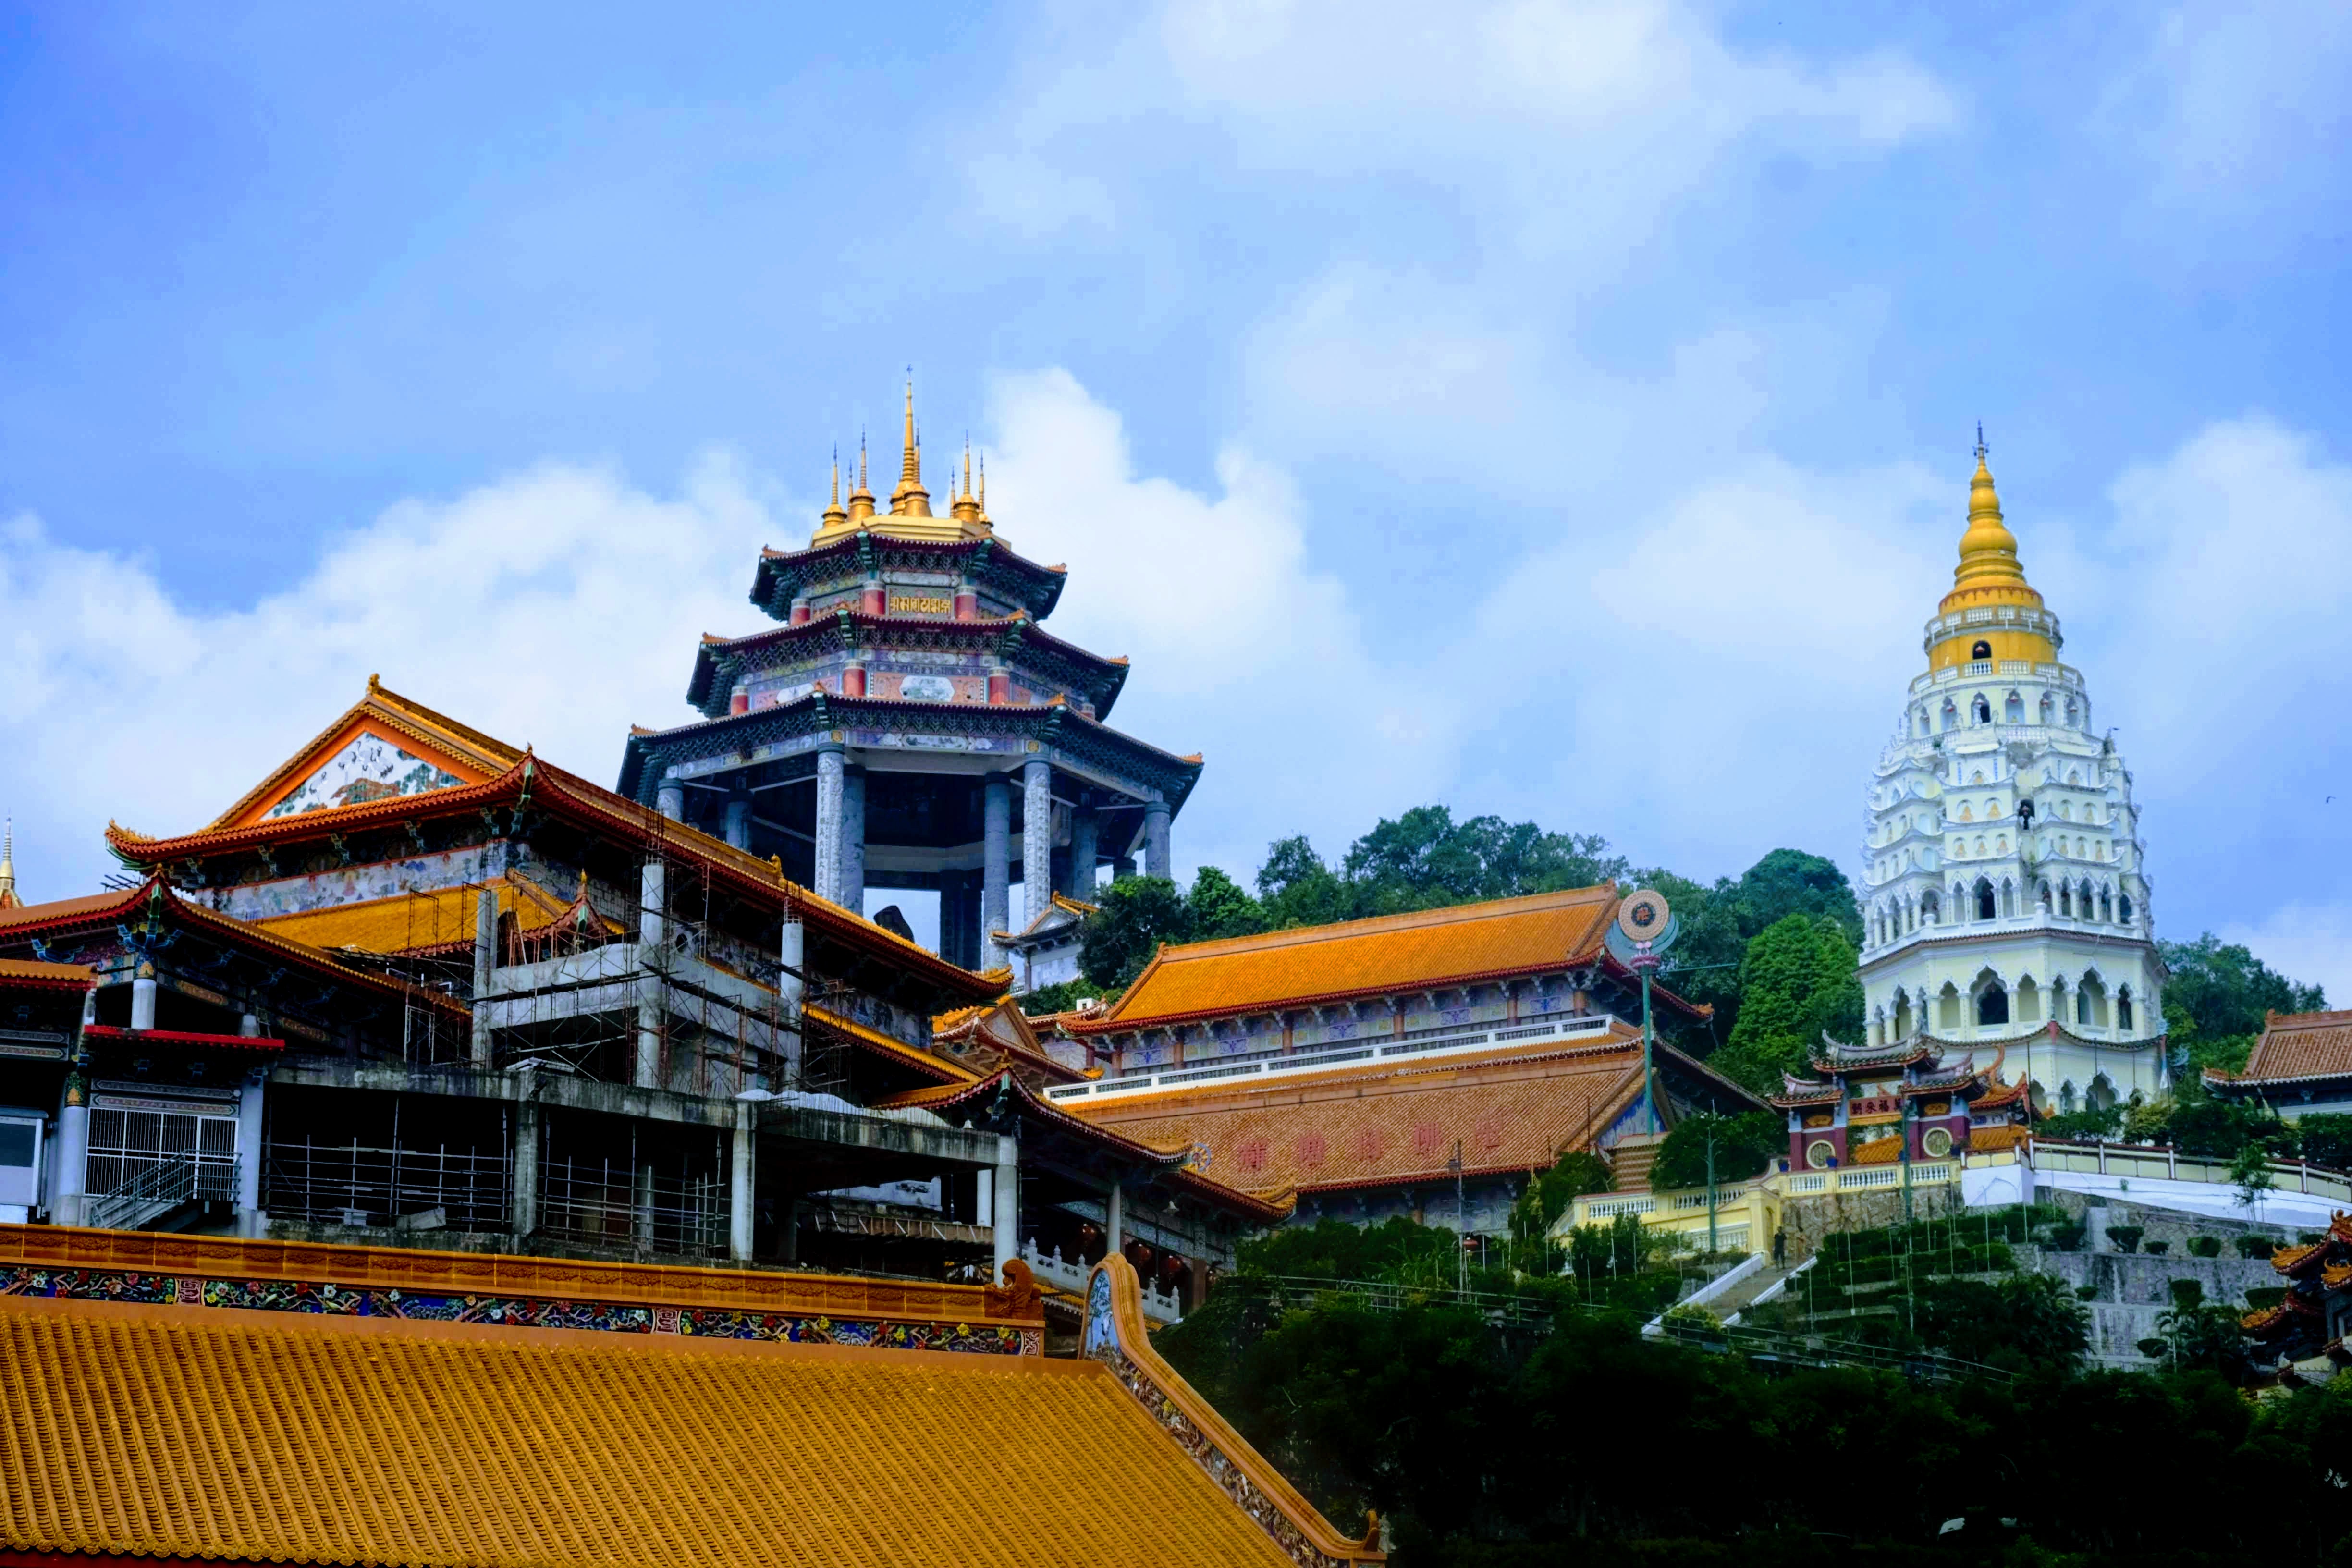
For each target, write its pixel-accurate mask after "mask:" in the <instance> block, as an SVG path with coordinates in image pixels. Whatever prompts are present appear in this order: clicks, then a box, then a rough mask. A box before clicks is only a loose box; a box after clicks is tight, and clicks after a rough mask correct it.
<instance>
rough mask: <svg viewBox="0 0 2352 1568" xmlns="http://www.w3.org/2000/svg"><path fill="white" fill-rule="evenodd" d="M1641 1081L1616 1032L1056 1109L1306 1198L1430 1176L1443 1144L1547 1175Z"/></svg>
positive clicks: (1487, 1167) (1634, 1056)
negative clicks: (1534, 1047) (1591, 1039)
mask: <svg viewBox="0 0 2352 1568" xmlns="http://www.w3.org/2000/svg"><path fill="white" fill-rule="evenodd" d="M1641 1080H1642V1055H1641V1051H1640V1048H1639V1043H1638V1039H1635V1040H1633V1041H1629V1040H1627V1039H1625V1038H1624V1037H1619V1038H1617V1039H1615V1040H1614V1041H1612V1043H1611V1044H1608V1045H1604V1046H1598V1047H1595V1046H1579V1047H1570V1048H1567V1049H1560V1048H1557V1047H1555V1048H1553V1049H1550V1050H1547V1051H1542V1052H1538V1053H1528V1052H1525V1051H1515V1052H1496V1053H1493V1054H1491V1055H1483V1056H1480V1057H1477V1058H1471V1059H1469V1060H1466V1061H1454V1062H1445V1063H1437V1062H1431V1063H1424V1064H1423V1065H1421V1066H1418V1067H1414V1066H1403V1067H1398V1066H1391V1065H1384V1066H1380V1067H1370V1068H1363V1069H1361V1070H1360V1071H1359V1072H1356V1073H1349V1074H1344V1075H1334V1076H1332V1077H1328V1078H1326V1077H1322V1076H1319V1075H1318V1076H1317V1077H1314V1078H1310V1079H1307V1080H1306V1081H1304V1082H1283V1083H1281V1084H1279V1086H1276V1085H1274V1084H1268V1085H1265V1086H1264V1087H1261V1088H1255V1089H1240V1088H1236V1087H1233V1086H1223V1087H1206V1088H1202V1089H1198V1090H1192V1091H1182V1092H1179V1093H1175V1094H1168V1095H1147V1096H1139V1097H1136V1098H1134V1099H1118V1098H1114V1099H1108V1100H1101V1101H1099V1102H1097V1101H1093V1100H1073V1101H1071V1102H1070V1103H1069V1105H1068V1106H1067V1107H1066V1109H1067V1110H1070V1111H1071V1112H1072V1113H1073V1114H1075V1115H1077V1116H1080V1117H1083V1118H1084V1119H1085V1120H1087V1121H1092V1122H1095V1123H1097V1125H1100V1126H1104V1127H1113V1128H1116V1129H1118V1131H1120V1132H1122V1133H1124V1134H1125V1135H1126V1136H1128V1137H1129V1138H1132V1139H1135V1140H1138V1141H1139V1142H1145V1143H1151V1144H1157V1145H1160V1146H1161V1147H1164V1148H1177V1149H1181V1148H1185V1147H1188V1146H1190V1147H1193V1148H1194V1149H1195V1150H1196V1151H1199V1152H1196V1154H1195V1157H1194V1159H1193V1162H1192V1163H1193V1168H1194V1169H1196V1170H1198V1171H1200V1172H1202V1173H1204V1174H1206V1175H1209V1176H1212V1177H1213V1178H1215V1179H1216V1180H1217V1181H1220V1182H1223V1183H1224V1184H1227V1185H1230V1186H1234V1187H1238V1188H1241V1189H1243V1190H1244V1191H1248V1192H1279V1191H1282V1190H1285V1189H1296V1190H1297V1191H1299V1192H1302V1193H1307V1192H1315V1191H1318V1190H1329V1189H1345V1188H1350V1187H1367V1186H1382V1185H1396V1184H1402V1183H1407V1182H1412V1181H1419V1180H1432V1181H1434V1180H1443V1179H1445V1178H1446V1177H1447V1176H1448V1174H1449V1173H1448V1172H1447V1170H1446V1164H1447V1162H1448V1161H1449V1160H1451V1159H1452V1158H1453V1157H1454V1151H1455V1148H1456V1147H1457V1146H1458V1147H1459V1148H1460V1150H1461V1156H1462V1163H1463V1165H1464V1167H1465V1169H1466V1170H1469V1171H1472V1172H1494V1171H1528V1170H1543V1169H1549V1167H1550V1166H1551V1164H1552V1163H1553V1162H1555V1161H1556V1160H1558V1159H1559V1156H1560V1155H1561V1154H1562V1153H1564V1152H1568V1151H1569V1150H1570V1149H1576V1148H1580V1147H1582V1146H1584V1145H1585V1144H1587V1143H1590V1142H1591V1141H1592V1140H1593V1139H1594V1138H1596V1137H1597V1136H1599V1134H1600V1132H1601V1129H1602V1128H1604V1127H1606V1126H1607V1125H1608V1123H1609V1122H1610V1121H1612V1119H1613V1118H1614V1117H1615V1116H1616V1115H1617V1114H1618V1113H1619V1112H1620V1111H1622V1110H1623V1109H1624V1108H1625V1107H1626V1106H1627V1105H1629V1104H1631V1103H1632V1102H1633V1099H1634V1097H1635V1096H1636V1095H1638V1094H1639V1093H1640V1092H1641ZM1203 1153H1205V1158H1203V1157H1202V1154H1203Z"/></svg>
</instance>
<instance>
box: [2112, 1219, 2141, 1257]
mask: <svg viewBox="0 0 2352 1568" xmlns="http://www.w3.org/2000/svg"><path fill="white" fill-rule="evenodd" d="M2146 1234H2147V1226H2141V1225H2111V1226H2107V1239H2108V1240H2109V1241H2112V1242H2114V1243H2115V1244H2116V1251H2117V1252H2137V1251H2138V1250H2139V1238H2140V1237H2142V1236H2145V1235H2146Z"/></svg>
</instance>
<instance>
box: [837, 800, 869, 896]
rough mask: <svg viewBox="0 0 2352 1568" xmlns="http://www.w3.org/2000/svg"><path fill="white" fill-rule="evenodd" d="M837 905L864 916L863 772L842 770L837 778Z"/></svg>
mask: <svg viewBox="0 0 2352 1568" xmlns="http://www.w3.org/2000/svg"><path fill="white" fill-rule="evenodd" d="M841 903H842V907H843V908H844V909H846V910H850V911H851V912H852V913H854V914H861V915H862V914H864V913H865V912H866V770H865V769H864V768H856V769H849V770H844V772H843V773H842V778H841Z"/></svg>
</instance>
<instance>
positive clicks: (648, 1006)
mask: <svg viewBox="0 0 2352 1568" xmlns="http://www.w3.org/2000/svg"><path fill="white" fill-rule="evenodd" d="M662 1014H663V1007H662V977H661V976H660V975H658V974H640V975H638V976H637V1062H636V1071H635V1074H634V1075H633V1076H632V1078H631V1080H630V1081H631V1082H633V1083H635V1085H636V1086H637V1087H638V1088H639V1089H663V1088H666V1087H667V1085H665V1084H664V1083H663V1082H662Z"/></svg>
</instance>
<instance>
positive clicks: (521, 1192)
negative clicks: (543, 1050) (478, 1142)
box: [507, 1072, 541, 1242]
mask: <svg viewBox="0 0 2352 1568" xmlns="http://www.w3.org/2000/svg"><path fill="white" fill-rule="evenodd" d="M522 1076H523V1077H524V1078H525V1079H531V1078H533V1077H535V1076H536V1075H535V1073H530V1072H527V1073H525V1074H523V1075H522ZM537 1088H538V1085H537V1084H536V1083H532V1084H530V1086H529V1088H528V1089H526V1090H525V1092H527V1093H528V1092H530V1089H537ZM514 1116H515V1122H514V1164H513V1170H512V1173H511V1174H512V1181H513V1185H512V1186H511V1187H509V1189H508V1193H507V1214H508V1220H507V1223H508V1225H509V1226H511V1227H512V1229H513V1231H514V1237H515V1240H516V1241H517V1242H520V1241H521V1240H522V1239H523V1238H524V1237H528V1236H530V1233H531V1232H533V1231H535V1230H537V1229H538V1228H539V1153H540V1131H541V1111H540V1109H539V1106H538V1104H537V1103H536V1102H534V1101H531V1100H517V1101H516V1102H515V1108H514Z"/></svg>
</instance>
